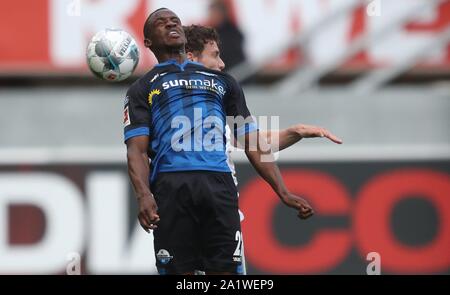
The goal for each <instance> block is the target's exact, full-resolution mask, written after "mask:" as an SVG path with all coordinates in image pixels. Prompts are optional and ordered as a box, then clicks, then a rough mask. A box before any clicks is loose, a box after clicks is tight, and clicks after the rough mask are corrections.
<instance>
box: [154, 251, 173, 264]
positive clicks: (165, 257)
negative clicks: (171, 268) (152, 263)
mask: <svg viewBox="0 0 450 295" xmlns="http://www.w3.org/2000/svg"><path fill="white" fill-rule="evenodd" d="M156 258H157V259H158V260H159V262H161V263H162V264H167V263H169V262H170V260H172V258H173V256H172V255H170V253H169V251H167V250H166V249H160V250H159V251H158V253H157V254H156Z"/></svg>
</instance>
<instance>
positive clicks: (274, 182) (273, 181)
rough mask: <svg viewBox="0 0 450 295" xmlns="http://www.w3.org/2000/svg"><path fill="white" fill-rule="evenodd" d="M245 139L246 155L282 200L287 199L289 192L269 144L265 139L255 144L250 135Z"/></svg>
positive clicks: (260, 139)
mask: <svg viewBox="0 0 450 295" xmlns="http://www.w3.org/2000/svg"><path fill="white" fill-rule="evenodd" d="M245 139H246V140H245V154H246V155H247V158H248V159H249V161H250V163H251V164H252V166H253V167H254V168H255V170H256V171H257V172H258V174H259V175H260V176H261V177H262V178H263V179H264V180H265V181H266V182H267V183H268V184H269V185H270V186H271V187H272V189H273V190H274V191H275V192H276V193H277V195H278V196H279V197H280V198H281V199H283V198H285V197H286V196H287V195H288V194H289V191H288V189H287V188H286V185H285V184H284V181H283V178H282V177H281V173H280V169H279V168H278V165H277V164H276V162H275V158H274V157H273V154H272V151H271V150H270V148H269V146H268V145H267V142H266V141H265V140H264V138H259V140H257V141H256V143H255V142H254V141H251V140H249V136H248V135H247V136H246V137H245Z"/></svg>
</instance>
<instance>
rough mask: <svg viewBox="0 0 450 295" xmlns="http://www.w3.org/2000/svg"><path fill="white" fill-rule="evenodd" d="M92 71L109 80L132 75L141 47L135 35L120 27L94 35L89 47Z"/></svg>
mask: <svg viewBox="0 0 450 295" xmlns="http://www.w3.org/2000/svg"><path fill="white" fill-rule="evenodd" d="M86 57H87V63H88V66H89V68H90V69H91V71H92V73H94V74H95V75H96V76H97V77H99V78H101V79H104V80H107V81H123V80H125V79H126V78H128V77H130V76H131V74H132V73H133V71H134V70H135V69H136V66H137V64H138V62H139V48H138V46H137V44H136V41H135V40H134V39H133V37H132V36H131V35H130V34H128V33H127V32H125V31H123V30H120V29H105V30H102V31H100V32H98V33H97V34H95V35H94V37H92V39H91V41H90V42H89V44H88V47H87V54H86Z"/></svg>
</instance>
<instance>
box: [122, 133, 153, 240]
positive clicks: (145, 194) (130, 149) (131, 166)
mask: <svg viewBox="0 0 450 295" xmlns="http://www.w3.org/2000/svg"><path fill="white" fill-rule="evenodd" d="M148 141H149V139H148V136H137V137H133V138H130V139H128V140H127V162H128V175H129V176H130V180H131V183H132V184H133V188H134V191H135V193H136V198H137V200H138V206H139V214H138V219H139V223H140V224H141V226H142V228H143V229H144V230H145V231H147V232H149V230H150V229H155V228H157V225H156V223H157V222H158V221H159V216H158V214H157V212H156V211H157V206H156V202H155V199H154V197H153V194H152V193H151V191H150V187H149V183H148V177H149V173H150V165H149V161H148V156H147V147H148Z"/></svg>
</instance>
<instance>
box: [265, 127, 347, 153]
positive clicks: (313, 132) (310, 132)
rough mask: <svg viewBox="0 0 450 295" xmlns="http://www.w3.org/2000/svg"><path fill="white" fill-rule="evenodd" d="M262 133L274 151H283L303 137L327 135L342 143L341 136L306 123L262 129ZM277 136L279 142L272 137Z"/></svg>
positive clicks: (333, 140) (332, 139)
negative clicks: (279, 128) (282, 127)
mask: <svg viewBox="0 0 450 295" xmlns="http://www.w3.org/2000/svg"><path fill="white" fill-rule="evenodd" d="M260 135H261V136H262V137H264V138H265V139H266V141H267V143H269V144H270V145H271V147H272V151H273V152H277V151H282V150H284V149H286V148H288V147H290V146H291V145H293V144H295V143H297V142H298V141H300V140H301V139H302V138H312V137H326V138H328V139H329V140H331V141H332V142H335V143H338V144H341V143H342V140H341V139H340V138H338V137H337V136H336V135H334V134H332V133H331V132H330V131H328V130H327V129H325V128H322V127H318V126H313V125H305V124H297V125H293V126H291V127H289V128H287V129H282V130H266V131H260ZM276 138H278V143H277V142H276V140H275V141H274V142H272V139H276Z"/></svg>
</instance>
